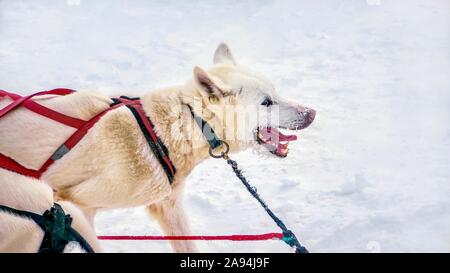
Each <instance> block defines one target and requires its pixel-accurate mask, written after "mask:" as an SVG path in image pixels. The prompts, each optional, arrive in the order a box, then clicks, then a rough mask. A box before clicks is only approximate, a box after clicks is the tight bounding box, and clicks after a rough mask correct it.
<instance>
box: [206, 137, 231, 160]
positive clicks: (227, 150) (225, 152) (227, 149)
mask: <svg viewBox="0 0 450 273" xmlns="http://www.w3.org/2000/svg"><path fill="white" fill-rule="evenodd" d="M219 141H220V144H221V145H220V146H219V147H222V146H223V145H225V151H223V152H221V153H220V154H219V155H215V154H214V153H213V149H212V148H211V147H209V155H210V156H211V157H214V158H223V157H224V156H225V155H226V154H228V152H229V151H230V145H228V143H226V142H225V141H223V140H219ZM219 147H217V148H219ZM217 148H216V149H217Z"/></svg>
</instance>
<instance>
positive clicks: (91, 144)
mask: <svg viewBox="0 0 450 273" xmlns="http://www.w3.org/2000/svg"><path fill="white" fill-rule="evenodd" d="M214 61H215V64H214V66H213V67H212V68H210V69H208V70H204V69H202V68H199V67H196V68H195V69H194V75H193V76H194V78H193V79H191V80H189V81H188V82H187V83H186V84H184V85H180V86H174V87H171V88H165V89H160V90H155V91H153V92H151V93H148V94H146V95H145V96H143V97H142V102H143V107H144V110H145V112H146V114H147V115H148V116H149V117H150V118H151V120H152V121H153V123H154V124H155V130H156V132H157V134H158V135H159V136H160V137H161V139H162V140H163V142H164V143H165V144H166V145H167V147H168V149H169V152H170V158H171V160H172V161H173V163H174V165H175V167H176V168H177V174H176V176H175V180H174V182H173V184H172V185H170V184H169V181H168V179H167V177H166V174H165V173H164V171H163V169H162V167H161V166H160V164H159V163H158V161H157V160H156V159H155V157H154V155H153V153H152V151H151V150H150V148H149V147H148V145H147V143H146V141H145V139H144V136H143V135H142V132H141V131H140V129H139V127H138V124H137V122H136V120H135V119H134V117H133V116H132V114H131V113H130V111H129V110H128V109H127V108H125V107H122V108H118V109H116V110H113V111H111V112H109V113H108V114H106V115H105V116H104V117H103V118H102V119H100V121H99V122H98V123H96V125H95V126H94V127H93V128H92V129H91V130H90V131H89V133H88V134H87V135H86V136H85V137H84V138H83V140H82V141H81V142H80V143H78V145H77V146H75V148H74V149H72V150H71V151H70V153H68V154H67V155H65V156H64V157H63V158H62V159H60V160H58V161H56V162H55V164H53V165H52V166H51V167H50V168H49V170H48V171H47V172H46V173H45V174H44V176H43V177H42V178H43V180H44V181H46V182H48V183H49V184H50V185H51V187H52V188H53V189H55V190H56V195H57V197H58V198H60V199H64V200H70V201H72V202H73V203H75V204H76V205H78V206H80V207H81V208H82V209H83V211H84V212H85V214H86V216H87V217H88V218H89V221H91V223H93V218H94V216H95V214H96V212H97V211H98V210H104V209H114V208H124V207H133V206H140V205H146V206H148V210H149V212H150V214H151V215H153V216H154V217H155V218H156V219H157V220H158V221H159V223H160V225H161V227H162V229H163V231H164V233H165V234H166V235H187V234H189V227H188V223H187V217H186V215H185V213H184V210H183V206H182V201H181V199H182V198H181V193H182V189H183V186H184V184H185V183H184V180H185V178H186V177H187V176H188V174H189V173H190V172H191V170H192V169H193V168H194V167H195V166H196V165H197V164H199V163H200V162H201V161H203V160H205V159H207V158H208V157H209V155H208V144H207V142H206V141H205V139H204V136H203V135H202V133H201V131H200V130H199V129H198V128H197V125H196V124H194V123H193V120H192V117H191V115H190V113H189V110H188V108H187V107H186V106H185V104H190V105H191V106H192V107H193V109H194V111H195V112H196V113H197V114H198V115H200V116H202V118H203V119H204V120H206V121H207V122H208V123H209V124H210V125H211V126H212V127H213V128H214V130H215V132H216V133H217V135H218V136H219V137H220V138H222V139H226V140H227V142H228V143H229V144H230V146H231V152H237V151H240V150H242V149H245V148H247V147H252V146H256V141H255V137H254V132H255V130H256V128H258V127H259V126H262V125H266V124H268V123H269V120H270V118H269V115H270V111H268V109H267V108H264V107H263V108H264V109H263V110H262V111H261V113H259V114H258V115H256V112H255V111H253V112H251V111H250V112H248V111H247V110H249V109H253V108H252V107H254V109H256V110H258V109H259V108H261V107H260V103H261V101H263V100H264V98H265V97H266V96H271V97H272V98H273V99H274V100H276V101H277V104H278V105H280V106H281V107H282V108H283V110H282V111H284V113H285V114H284V115H285V116H284V117H283V119H284V120H283V121H282V122H284V123H286V124H288V123H295V122H297V123H301V122H304V121H302V115H300V113H299V112H298V109H297V107H296V106H295V105H289V104H288V103H286V102H285V101H284V100H282V99H281V98H279V97H278V96H277V95H276V92H275V89H274V87H273V85H272V84H271V83H270V82H269V81H268V80H267V79H265V78H264V77H262V76H260V75H258V74H256V73H254V72H251V71H250V70H248V69H245V68H243V67H241V66H238V65H237V64H236V61H235V60H234V57H233V56H232V54H231V52H230V50H229V48H228V47H227V46H226V45H225V44H221V45H220V46H219V48H218V49H217V50H216V53H215V56H214ZM110 102H111V101H110V99H109V98H107V97H106V96H102V95H98V94H94V93H92V92H79V93H77V94H73V95H67V96H65V97H63V98H46V99H44V100H39V103H42V104H44V105H46V106H49V107H52V108H53V109H55V110H57V111H61V112H64V113H66V114H68V115H71V116H73V117H78V118H83V119H89V118H90V117H92V116H93V115H95V114H96V113H98V112H100V111H101V110H103V109H105V108H106V107H108V104H109V103H110ZM4 104H5V103H4ZM246 115H250V116H251V117H253V118H252V119H250V122H249V123H248V124H245V123H242V121H243V120H245V118H246ZM8 116H9V117H8ZM255 117H259V118H255ZM44 120H45V119H44V118H42V117H40V116H38V115H37V114H35V113H31V112H29V111H27V110H25V109H19V110H16V111H14V113H11V114H8V115H7V116H6V118H3V119H0V139H1V140H2V141H1V142H0V152H2V153H5V154H6V155H8V156H10V157H12V158H13V159H15V160H16V161H18V162H19V163H21V164H24V165H25V166H31V167H35V168H36V167H38V166H39V164H40V163H42V162H44V161H45V160H46V159H47V158H48V157H49V156H50V155H51V154H52V152H53V151H54V150H55V149H56V148H57V147H58V146H59V145H60V144H61V143H62V142H63V141H64V140H65V138H66V137H67V136H68V135H69V134H70V132H72V131H73V129H72V128H68V127H66V126H63V125H61V124H55V123H54V122H52V121H44ZM23 124H26V125H25V126H26V130H24V127H23ZM281 125H282V124H281ZM16 176H17V177H20V176H19V175H16ZM4 180H6V178H5V177H4V174H3V173H0V181H4ZM2 195H3V192H2ZM172 246H173V248H174V250H175V251H177V252H192V251H195V246H194V244H193V243H192V241H174V242H172Z"/></svg>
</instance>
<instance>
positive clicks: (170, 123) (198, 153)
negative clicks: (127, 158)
mask: <svg viewBox="0 0 450 273" xmlns="http://www.w3.org/2000/svg"><path fill="white" fill-rule="evenodd" d="M186 94H190V95H186ZM194 97H195V91H194V90H186V86H177V87H172V88H167V89H161V90H156V91H154V92H152V93H149V94H147V95H145V96H143V97H142V104H143V107H144V110H145V112H146V114H147V115H148V116H149V117H150V119H151V120H152V122H153V124H154V125H155V131H156V133H157V134H158V136H159V137H160V138H161V139H162V141H163V142H164V143H165V144H166V146H167V148H168V149H169V156H170V159H171V160H172V162H173V163H174V165H175V167H176V168H177V170H178V171H177V174H176V180H175V183H176V182H177V181H179V180H183V179H184V178H185V177H186V176H187V175H188V174H189V173H190V172H191V171H192V169H193V168H194V167H195V166H196V165H197V164H199V163H200V162H202V161H203V160H205V159H207V158H209V153H208V149H209V146H208V143H207V141H206V139H205V138H204V136H203V135H202V132H201V130H200V129H199V128H198V127H197V124H196V123H195V122H194V120H193V118H192V115H191V113H190V111H189V108H188V107H187V106H186V104H189V105H193V98H194ZM198 110H199V109H198ZM208 121H209V122H212V123H214V120H208ZM215 125H217V124H215Z"/></svg>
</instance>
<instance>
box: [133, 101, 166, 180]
mask: <svg viewBox="0 0 450 273" xmlns="http://www.w3.org/2000/svg"><path fill="white" fill-rule="evenodd" d="M133 107H134V108H135V109H136V110H137V112H138V114H139V116H140V117H141V119H142V121H143V123H144V125H145V128H146V129H147V131H148V132H149V133H150V136H151V137H152V139H153V141H154V142H158V136H157V135H156V133H155V131H154V130H153V126H152V125H151V124H150V122H149V120H148V118H147V116H146V115H145V112H144V109H143V108H142V105H141V104H140V102H139V104H135V105H133ZM163 160H164V162H165V163H166V166H168V167H169V170H170V173H171V174H172V176H175V170H174V169H173V166H172V162H170V159H169V158H168V157H167V156H164V157H163Z"/></svg>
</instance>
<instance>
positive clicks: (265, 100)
mask: <svg viewBox="0 0 450 273" xmlns="http://www.w3.org/2000/svg"><path fill="white" fill-rule="evenodd" d="M272 104H273V101H272V100H271V99H270V98H269V97H267V98H265V99H264V101H263V102H262V103H261V105H264V106H266V107H269V106H271V105H272Z"/></svg>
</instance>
